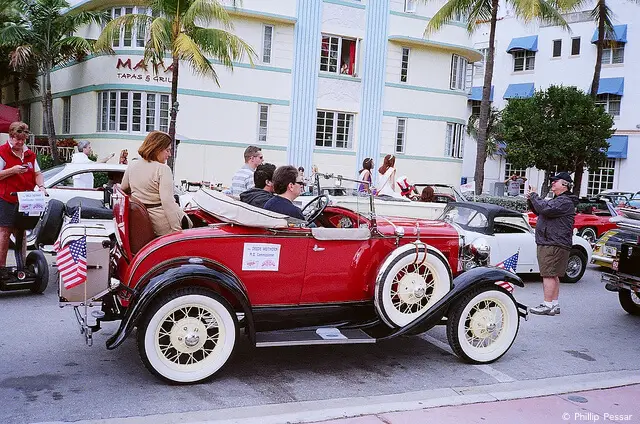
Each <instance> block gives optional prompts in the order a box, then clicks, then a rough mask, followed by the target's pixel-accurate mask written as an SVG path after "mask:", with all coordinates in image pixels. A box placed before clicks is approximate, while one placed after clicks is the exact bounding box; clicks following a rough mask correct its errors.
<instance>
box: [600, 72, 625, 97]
mask: <svg viewBox="0 0 640 424" xmlns="http://www.w3.org/2000/svg"><path fill="white" fill-rule="evenodd" d="M598 94H617V95H618V96H622V95H623V94H624V78H622V77H619V78H600V85H598Z"/></svg>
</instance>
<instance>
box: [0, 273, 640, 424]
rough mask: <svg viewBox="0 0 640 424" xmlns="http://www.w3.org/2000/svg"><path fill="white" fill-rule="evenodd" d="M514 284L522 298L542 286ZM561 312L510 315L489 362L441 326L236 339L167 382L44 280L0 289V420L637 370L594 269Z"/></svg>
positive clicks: (565, 296) (629, 339) (620, 319)
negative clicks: (405, 333) (90, 327)
mask: <svg viewBox="0 0 640 424" xmlns="http://www.w3.org/2000/svg"><path fill="white" fill-rule="evenodd" d="M526 283H527V286H526V287H525V288H524V289H516V297H517V298H518V300H519V301H521V302H523V303H525V304H528V305H530V306H533V305H536V304H538V303H539V301H540V300H541V298H542V285H541V283H540V282H539V281H537V280H536V279H532V280H528V281H527V282H526ZM560 301H561V305H562V314H561V315H559V316H555V317H539V316H532V317H531V318H530V319H529V321H527V322H525V321H521V324H520V331H519V335H518V337H517V339H516V341H515V343H514V345H513V346H512V348H511V350H510V351H509V352H507V354H506V355H505V356H504V357H503V358H502V359H500V360H499V361H498V362H496V363H495V364H492V365H490V366H486V365H485V366H470V365H467V364H464V363H462V362H460V361H459V360H458V359H457V358H456V357H455V356H454V355H453V354H451V352H450V350H449V348H448V344H447V341H446V335H445V331H444V328H436V329H433V330H431V331H429V332H428V333H427V334H426V335H424V336H421V337H411V338H404V339H400V340H393V341H389V342H386V343H381V344H377V345H362V346H338V347H335V346H334V347H326V346H325V347H292V348H268V349H257V350H256V349H252V348H251V347H250V346H249V345H248V343H246V342H244V343H242V344H241V345H240V346H238V348H237V350H236V355H235V357H234V358H233V359H232V361H231V362H230V363H229V364H228V365H227V367H226V368H225V369H224V371H223V372H222V373H221V374H220V375H219V376H218V377H217V378H216V379H215V380H213V381H212V382H209V383H207V384H201V385H195V386H186V387H180V386H169V385H166V384H164V383H161V382H160V381H158V380H157V379H156V378H154V377H153V376H152V375H151V374H150V373H149V372H148V371H147V370H146V369H145V368H144V366H143V365H142V363H141V361H140V359H139V357H138V354H137V350H136V346H135V340H134V338H129V339H128V340H127V341H126V342H125V344H124V345H123V346H121V347H120V348H118V349H116V350H114V351H107V350H106V348H105V347H104V342H105V340H106V338H107V337H108V336H109V335H110V334H112V333H113V332H114V331H115V329H116V324H115V323H107V324H106V325H105V328H103V330H102V331H101V332H99V333H97V334H95V337H94V346H93V347H87V346H85V344H84V339H83V338H82V337H81V336H80V334H79V332H78V328H77V324H76V322H75V318H74V316H73V310H72V309H70V308H66V309H60V308H59V307H58V304H57V295H56V285H55V282H54V281H52V282H51V283H50V286H49V287H48V289H47V291H46V292H45V294H44V295H40V296H35V295H31V294H25V293H20V294H17V293H0V318H1V320H2V325H1V326H0V357H1V358H2V362H0V399H3V401H2V402H0V422H2V423H22V422H41V421H77V420H96V419H106V418H116V417H135V416H145V415H154V414H165V413H174V414H175V413H183V412H197V411H211V410H219V409H225V408H237V407H248V406H256V407H258V406H262V405H269V404H279V403H286V404H291V403H294V402H301V401H328V400H331V399H343V398H353V397H356V398H363V397H370V396H381V395H397V394H402V393H407V392H417V391H434V390H440V389H442V390H445V389H449V388H452V387H456V388H465V387H466V388H469V390H472V389H473V388H474V387H476V386H486V385H495V384H501V385H506V386H503V387H511V388H512V389H509V390H513V388H514V387H518V385H519V384H522V385H526V384H529V383H531V382H532V381H533V380H537V379H552V378H559V379H558V381H564V380H565V378H568V379H571V378H577V377H575V376H578V377H579V376H580V375H584V374H591V373H603V375H606V373H614V372H616V371H621V370H622V371H624V372H623V373H617V375H640V350H639V349H638V341H637V337H638V333H639V332H640V318H639V317H633V316H630V315H628V314H626V313H625V312H624V311H623V310H622V308H621V307H620V306H619V304H618V300H617V296H616V295H615V294H613V293H610V292H607V291H605V289H604V287H603V285H602V284H601V283H600V281H599V271H598V270H597V269H595V268H594V269H589V270H588V271H587V273H586V275H585V277H584V278H583V280H582V281H581V282H579V283H578V284H575V285H567V284H563V285H562V286H561V291H560Z"/></svg>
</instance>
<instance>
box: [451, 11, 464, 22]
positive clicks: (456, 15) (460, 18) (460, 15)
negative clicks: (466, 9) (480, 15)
mask: <svg viewBox="0 0 640 424" xmlns="http://www.w3.org/2000/svg"><path fill="white" fill-rule="evenodd" d="M451 22H458V23H466V22H467V17H466V16H465V15H464V14H463V13H460V12H454V13H453V15H452V16H451Z"/></svg>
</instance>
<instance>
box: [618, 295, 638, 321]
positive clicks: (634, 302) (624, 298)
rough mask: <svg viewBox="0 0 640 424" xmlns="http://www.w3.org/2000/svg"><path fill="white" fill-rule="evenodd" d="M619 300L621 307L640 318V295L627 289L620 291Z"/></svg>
mask: <svg viewBox="0 0 640 424" xmlns="http://www.w3.org/2000/svg"><path fill="white" fill-rule="evenodd" d="M618 300H619V301H620V306H622V309H624V310H625V311H626V312H627V313H629V314H631V315H639V316H640V295H638V293H636V292H633V291H631V290H627V289H620V290H618Z"/></svg>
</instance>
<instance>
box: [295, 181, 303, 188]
mask: <svg viewBox="0 0 640 424" xmlns="http://www.w3.org/2000/svg"><path fill="white" fill-rule="evenodd" d="M296 184H300V185H301V186H302V187H304V181H296Z"/></svg>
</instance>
